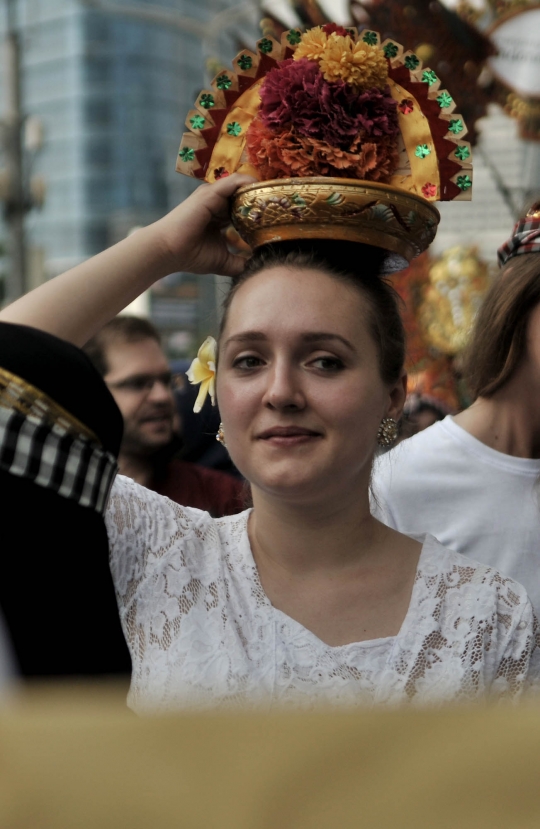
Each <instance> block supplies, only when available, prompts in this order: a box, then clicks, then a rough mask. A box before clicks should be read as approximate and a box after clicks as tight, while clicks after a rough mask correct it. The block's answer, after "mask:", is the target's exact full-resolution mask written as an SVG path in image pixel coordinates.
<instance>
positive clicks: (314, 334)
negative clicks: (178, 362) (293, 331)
mask: <svg viewBox="0 0 540 829" xmlns="http://www.w3.org/2000/svg"><path fill="white" fill-rule="evenodd" d="M300 336H301V339H302V340H303V341H304V342H306V343H319V342H329V341H337V342H340V343H342V344H343V345H344V346H346V347H347V348H348V349H350V351H356V348H355V347H354V345H353V344H352V343H351V342H349V340H346V339H345V337H342V336H341V334H331V333H330V332H327V331H309V332H306V333H305V334H301V335H300ZM265 340H268V337H267V336H266V334H264V333H263V332H262V331H242V332H241V333H240V334H233V335H232V337H228V339H227V340H225V346H228V345H229V344H230V343H246V342H261V341H265Z"/></svg>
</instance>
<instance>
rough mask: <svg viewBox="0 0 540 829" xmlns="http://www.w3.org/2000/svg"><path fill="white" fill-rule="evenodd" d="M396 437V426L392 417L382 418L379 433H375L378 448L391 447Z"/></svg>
mask: <svg viewBox="0 0 540 829" xmlns="http://www.w3.org/2000/svg"><path fill="white" fill-rule="evenodd" d="M397 436H398V425H397V423H396V421H395V420H394V418H393V417H383V419H382V420H381V425H380V426H379V431H378V432H377V443H378V444H379V446H391V445H392V444H393V443H394V441H395V440H396V438H397Z"/></svg>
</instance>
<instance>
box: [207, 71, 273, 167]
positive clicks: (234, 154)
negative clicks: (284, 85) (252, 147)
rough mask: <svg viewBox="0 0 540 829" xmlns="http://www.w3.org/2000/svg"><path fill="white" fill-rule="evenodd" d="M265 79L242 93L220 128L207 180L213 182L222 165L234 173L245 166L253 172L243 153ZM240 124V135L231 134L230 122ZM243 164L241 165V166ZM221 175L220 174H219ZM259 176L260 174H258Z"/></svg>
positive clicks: (261, 79)
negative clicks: (243, 161) (260, 89)
mask: <svg viewBox="0 0 540 829" xmlns="http://www.w3.org/2000/svg"><path fill="white" fill-rule="evenodd" d="M263 81H264V77H263V78H260V79H259V80H258V81H257V82H256V83H255V84H253V86H251V87H250V88H249V89H246V91H245V92H244V93H243V94H242V95H240V97H239V98H238V100H237V101H236V104H235V106H234V108H233V109H232V110H231V111H230V112H229V114H228V115H227V117H226V119H225V121H224V122H223V125H222V127H221V130H220V134H219V138H218V140H217V141H216V143H215V145H214V149H213V151H212V156H211V158H210V164H209V166H208V172H207V173H206V177H205V179H206V181H209V182H212V181H215V180H216V175H215V171H216V170H219V168H220V167H224V168H225V170H227V172H228V173H234V172H236V170H237V169H241V170H242V171H244V170H243V168H244V167H248V170H246V172H250V174H252V170H253V169H254V168H253V167H251V165H247V164H242V165H241V161H242V155H243V153H244V148H245V146H246V133H247V131H248V128H249V125H250V124H251V122H252V121H253V119H254V118H255V116H256V114H257V110H258V109H259V105H260V103H261V99H260V96H259V88H260V87H261V85H262V83H263ZM233 123H236V124H239V126H240V127H241V129H242V131H241V132H240V133H239V134H238V135H230V134H229V133H228V132H227V127H228V125H229V124H233ZM240 165H241V166H240ZM218 177H219V176H218ZM257 178H258V176H257Z"/></svg>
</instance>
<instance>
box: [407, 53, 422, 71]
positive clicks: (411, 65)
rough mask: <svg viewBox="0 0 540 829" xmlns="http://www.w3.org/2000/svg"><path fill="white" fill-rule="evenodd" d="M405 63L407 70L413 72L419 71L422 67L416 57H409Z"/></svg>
mask: <svg viewBox="0 0 540 829" xmlns="http://www.w3.org/2000/svg"><path fill="white" fill-rule="evenodd" d="M404 63H405V66H406V67H407V69H411V70H414V69H417V68H418V67H419V66H420V61H419V60H418V58H417V57H416V55H407V57H406V58H405V61H404Z"/></svg>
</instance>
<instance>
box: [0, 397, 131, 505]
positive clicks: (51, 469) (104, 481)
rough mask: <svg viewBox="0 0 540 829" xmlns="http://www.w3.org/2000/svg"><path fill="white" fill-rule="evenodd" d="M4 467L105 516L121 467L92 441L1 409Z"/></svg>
mask: <svg viewBox="0 0 540 829" xmlns="http://www.w3.org/2000/svg"><path fill="white" fill-rule="evenodd" d="M0 469H2V470H4V471H6V472H8V473H10V474H11V475H17V476H19V477H21V478H26V479H27V480H31V481H33V482H34V483H35V484H37V485H38V486H42V487H45V488H46V489H50V490H52V491H53V492H56V493H57V494H58V495H61V496H63V497H64V498H68V499H70V500H73V501H76V502H77V503H78V504H79V505H80V506H83V507H89V508H91V509H93V510H95V511H96V512H98V513H103V512H104V511H105V507H106V506H107V501H108V497H109V493H110V490H111V487H112V484H113V481H114V478H115V475H116V473H117V471H118V466H117V463H116V459H115V458H114V456H113V455H112V454H111V453H110V452H107V451H105V450H104V449H103V448H102V447H100V446H99V445H98V444H97V443H95V442H94V441H92V440H90V439H89V438H87V437H85V436H83V435H75V434H73V432H72V431H70V430H68V429H65V428H63V426H62V425H60V424H58V423H51V422H50V421H49V420H47V419H46V418H44V419H40V418H37V417H34V416H31V415H30V416H28V415H24V414H22V413H21V412H18V411H16V410H15V409H10V408H5V407H3V406H1V405H0Z"/></svg>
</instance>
